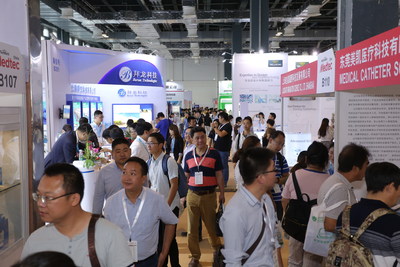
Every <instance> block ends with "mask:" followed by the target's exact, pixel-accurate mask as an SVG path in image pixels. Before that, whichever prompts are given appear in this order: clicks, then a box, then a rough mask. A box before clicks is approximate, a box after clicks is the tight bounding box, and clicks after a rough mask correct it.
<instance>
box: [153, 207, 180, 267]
mask: <svg viewBox="0 0 400 267" xmlns="http://www.w3.org/2000/svg"><path fill="white" fill-rule="evenodd" d="M172 212H173V213H174V214H175V216H176V217H177V218H178V216H179V208H178V207H175V209H173V210H172ZM164 230H165V224H164V223H163V222H160V228H159V236H158V254H160V253H161V251H162V247H163V241H164ZM168 256H169V260H170V261H171V266H172V267H181V266H180V265H179V250H178V243H177V242H176V226H175V234H174V239H172V242H171V246H170V247H169V251H168ZM167 263H168V257H167V258H166V259H165V262H164V265H163V266H164V267H167Z"/></svg>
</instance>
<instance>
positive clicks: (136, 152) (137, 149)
mask: <svg viewBox="0 0 400 267" xmlns="http://www.w3.org/2000/svg"><path fill="white" fill-rule="evenodd" d="M136 132H137V135H138V136H137V137H136V139H135V141H133V142H132V144H131V153H132V154H131V156H132V157H139V158H141V159H143V160H144V161H145V162H147V161H148V160H149V158H150V152H149V150H148V148H147V145H146V142H147V139H148V138H149V135H150V134H151V133H152V132H153V126H152V125H151V124H150V123H149V122H139V123H138V124H136Z"/></svg>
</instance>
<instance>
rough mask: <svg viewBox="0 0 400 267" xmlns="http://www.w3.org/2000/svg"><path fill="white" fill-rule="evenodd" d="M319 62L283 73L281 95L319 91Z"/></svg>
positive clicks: (297, 94)
mask: <svg viewBox="0 0 400 267" xmlns="http://www.w3.org/2000/svg"><path fill="white" fill-rule="evenodd" d="M317 67H318V62H317V61H314V62H311V63H309V64H307V65H305V66H303V67H300V68H297V69H295V70H292V71H289V72H287V73H285V74H282V75H281V97H288V96H301V95H312V94H316V93H317Z"/></svg>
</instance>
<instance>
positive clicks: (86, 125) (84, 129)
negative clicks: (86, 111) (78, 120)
mask: <svg viewBox="0 0 400 267" xmlns="http://www.w3.org/2000/svg"><path fill="white" fill-rule="evenodd" d="M76 130H77V131H80V132H82V133H87V134H90V133H91V132H93V128H92V126H90V124H89V123H83V124H81V125H79V127H78V129H76Z"/></svg>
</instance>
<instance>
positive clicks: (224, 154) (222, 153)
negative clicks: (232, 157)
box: [218, 151, 230, 186]
mask: <svg viewBox="0 0 400 267" xmlns="http://www.w3.org/2000/svg"><path fill="white" fill-rule="evenodd" d="M218 153H219V155H220V156H221V160H222V167H223V170H222V175H223V176H224V183H225V186H226V185H227V184H228V180H229V166H228V160H229V154H230V153H229V151H218Z"/></svg>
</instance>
